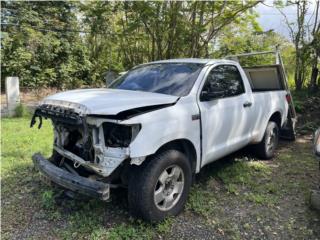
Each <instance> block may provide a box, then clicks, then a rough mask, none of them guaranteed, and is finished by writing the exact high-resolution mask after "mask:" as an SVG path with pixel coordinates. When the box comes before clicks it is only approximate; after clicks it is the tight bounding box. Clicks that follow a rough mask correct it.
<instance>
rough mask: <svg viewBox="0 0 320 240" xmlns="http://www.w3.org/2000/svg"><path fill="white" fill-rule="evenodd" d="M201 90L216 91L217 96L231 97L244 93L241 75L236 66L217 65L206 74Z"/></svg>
mask: <svg viewBox="0 0 320 240" xmlns="http://www.w3.org/2000/svg"><path fill="white" fill-rule="evenodd" d="M202 91H207V92H211V93H217V98H218V97H219V98H223V97H231V96H236V95H239V94H242V93H244V87H243V82H242V78H241V75H240V73H239V70H238V68H237V67H236V66H233V65H219V66H217V67H215V68H213V69H212V70H211V71H210V73H209V74H208V77H207V80H206V83H205V85H204V87H203V90H202Z"/></svg>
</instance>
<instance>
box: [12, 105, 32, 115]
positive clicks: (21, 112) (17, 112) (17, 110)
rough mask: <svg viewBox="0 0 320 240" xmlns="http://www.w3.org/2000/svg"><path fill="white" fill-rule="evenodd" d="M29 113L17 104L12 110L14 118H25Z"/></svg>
mask: <svg viewBox="0 0 320 240" xmlns="http://www.w3.org/2000/svg"><path fill="white" fill-rule="evenodd" d="M29 114H30V112H29V110H28V108H27V107H26V106H25V105H23V104H22V103H19V105H18V106H17V107H16V108H15V110H14V116H15V117H27V116H29Z"/></svg>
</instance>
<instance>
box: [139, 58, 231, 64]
mask: <svg viewBox="0 0 320 240" xmlns="http://www.w3.org/2000/svg"><path fill="white" fill-rule="evenodd" d="M217 62H219V63H236V62H235V61H231V60H227V59H205V58H176V59H167V60H159V61H154V62H148V63H144V64H153V63H200V64H205V65H211V64H215V63H217ZM144 64H142V65H144Z"/></svg>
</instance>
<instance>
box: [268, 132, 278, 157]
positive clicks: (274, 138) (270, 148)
mask: <svg viewBox="0 0 320 240" xmlns="http://www.w3.org/2000/svg"><path fill="white" fill-rule="evenodd" d="M277 135H278V133H277V130H276V128H273V129H272V131H271V132H270V134H269V137H268V141H267V150H268V152H270V151H273V149H274V147H275V145H276V141H277Z"/></svg>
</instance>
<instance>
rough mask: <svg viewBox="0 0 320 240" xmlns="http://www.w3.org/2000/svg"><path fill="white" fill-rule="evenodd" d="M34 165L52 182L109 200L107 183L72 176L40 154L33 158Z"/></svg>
mask: <svg viewBox="0 0 320 240" xmlns="http://www.w3.org/2000/svg"><path fill="white" fill-rule="evenodd" d="M32 160H33V163H34V165H35V167H36V168H37V169H39V170H40V172H41V173H42V174H44V175H45V176H46V177H47V178H49V179H50V180H51V181H52V182H54V183H56V184H58V185H60V186H62V187H64V188H67V189H70V190H71V191H74V192H77V193H81V194H84V195H87V196H90V197H94V198H99V199H101V200H103V201H106V200H108V199H109V196H110V186H109V184H107V183H103V182H99V181H95V180H92V179H89V178H85V177H81V176H79V175H75V174H72V173H70V172H68V171H66V170H64V169H62V168H59V167H57V166H55V165H54V164H53V163H51V162H50V161H48V160H47V159H46V158H44V157H43V156H42V155H41V154H40V153H36V154H34V155H33V156H32Z"/></svg>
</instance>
